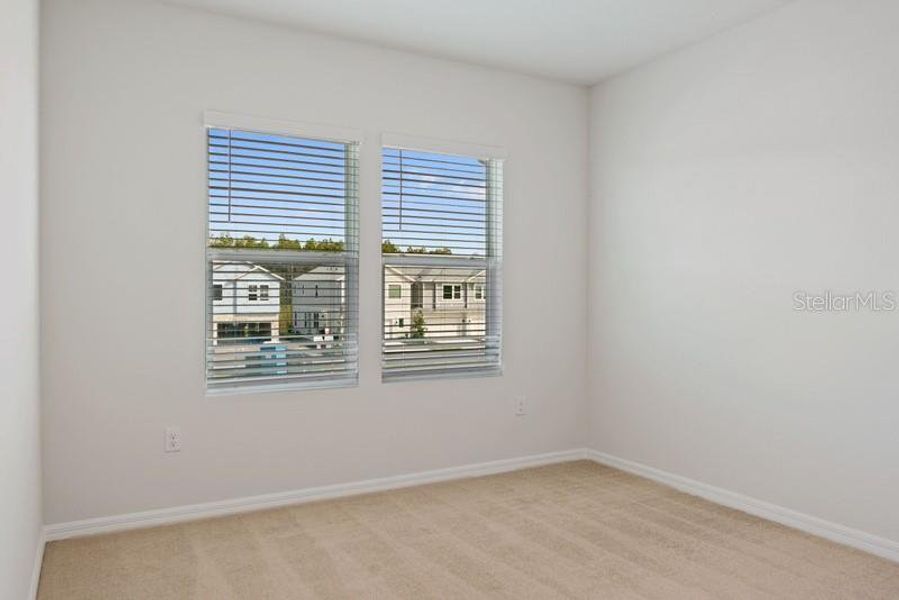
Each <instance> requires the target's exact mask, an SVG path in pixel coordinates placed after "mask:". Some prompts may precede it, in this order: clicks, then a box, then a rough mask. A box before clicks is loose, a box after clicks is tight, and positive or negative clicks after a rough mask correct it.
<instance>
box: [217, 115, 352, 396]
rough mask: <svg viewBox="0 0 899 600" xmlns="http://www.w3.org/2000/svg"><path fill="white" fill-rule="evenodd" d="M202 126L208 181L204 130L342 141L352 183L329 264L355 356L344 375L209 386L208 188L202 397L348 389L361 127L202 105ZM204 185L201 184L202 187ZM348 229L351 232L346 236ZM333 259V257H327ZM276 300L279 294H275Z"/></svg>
mask: <svg viewBox="0 0 899 600" xmlns="http://www.w3.org/2000/svg"><path fill="white" fill-rule="evenodd" d="M202 122H203V126H202V128H201V129H200V132H201V134H202V135H203V148H204V153H205V154H204V156H205V158H204V162H205V164H204V169H205V170H204V172H203V178H204V180H208V177H209V171H210V161H209V149H208V136H209V130H210V129H230V130H240V131H244V132H252V133H260V134H269V135H281V136H292V137H300V138H306V139H314V140H321V141H328V142H336V143H342V144H347V145H348V150H349V151H350V153H351V154H350V158H351V159H352V160H355V162H356V165H355V171H354V176H355V177H354V181H353V185H352V187H349V188H348V189H347V198H346V215H345V224H346V231H347V235H346V239H345V249H344V252H342V253H340V254H341V258H339V259H336V260H335V261H334V264H339V265H342V266H344V269H345V279H346V284H345V288H346V306H345V311H346V315H347V318H346V330H347V336H353V337H354V338H355V343H356V360H355V364H354V366H353V368H352V370H351V372H350V373H349V374H348V375H347V376H336V377H333V378H331V379H317V380H302V379H289V378H284V379H282V380H274V381H265V382H260V381H255V380H254V381H231V382H223V383H213V384H212V385H210V381H209V378H208V375H207V373H208V363H207V361H208V342H207V337H208V336H209V331H208V327H209V324H210V322H211V320H210V318H211V315H212V311H213V302H214V300H213V292H212V285H211V282H212V277H211V268H210V265H211V263H212V260H213V259H214V257H215V256H216V255H217V254H218V253H217V252H214V251H212V250H213V249H210V247H209V242H208V240H209V232H210V227H209V199H208V193H207V195H206V198H205V202H204V208H205V211H204V218H203V235H202V238H201V243H202V244H203V246H202V253H203V260H204V270H205V273H206V276H205V278H204V281H203V286H204V290H205V292H204V296H205V307H206V308H205V314H204V319H203V337H202V338H201V339H202V340H203V344H202V346H203V348H202V352H203V358H202V364H203V370H204V376H203V379H204V389H205V395H206V396H210V397H212V396H230V395H255V394H263V393H271V392H274V393H277V392H291V391H302V390H316V389H331V388H351V387H357V386H358V385H359V359H358V355H359V254H360V252H359V237H360V231H359V196H360V191H359V188H360V183H359V179H360V172H359V171H360V170H359V166H358V165H359V157H360V156H361V151H362V143H363V140H364V137H365V136H364V132H363V131H362V130H359V129H353V128H347V127H339V126H333V125H325V124H319V123H308V122H301V121H292V120H283V119H270V118H266V117H256V116H250V115H241V114H234V113H225V112H219V111H211V110H207V111H204V112H203V115H202ZM204 187H205V186H204ZM351 232H355V234H354V235H351V234H350V233H351ZM266 252H267V251H265V250H262V251H259V256H258V257H254V256H248V258H249V259H252V260H256V259H257V258H258V259H259V260H264V259H265V258H268V259H271V258H272V255H271V254H267V255H266ZM291 257H292V258H295V259H296V260H297V261H298V262H303V261H306V262H309V263H313V262H314V263H316V264H320V263H321V260H320V259H321V257H312V256H309V257H303V256H301V253H291ZM332 258H336V257H332ZM279 302H280V299H279Z"/></svg>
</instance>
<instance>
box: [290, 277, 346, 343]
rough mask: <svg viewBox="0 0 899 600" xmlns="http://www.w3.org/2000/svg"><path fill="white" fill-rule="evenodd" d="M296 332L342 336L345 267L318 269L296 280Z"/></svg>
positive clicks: (329, 336)
mask: <svg viewBox="0 0 899 600" xmlns="http://www.w3.org/2000/svg"><path fill="white" fill-rule="evenodd" d="M292 300H293V302H292V304H293V333H295V334H298V335H308V336H313V337H315V336H328V337H327V338H322V341H324V340H327V339H331V340H333V339H334V338H333V336H335V335H337V336H340V335H342V334H343V329H344V327H345V325H346V323H345V321H344V316H345V310H346V305H345V301H346V273H345V271H344V268H343V267H329V266H322V267H315V268H314V269H312V270H311V271H309V272H307V273H303V274H302V275H298V276H297V277H294V279H293V298H292Z"/></svg>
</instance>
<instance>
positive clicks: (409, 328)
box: [384, 266, 487, 340]
mask: <svg viewBox="0 0 899 600" xmlns="http://www.w3.org/2000/svg"><path fill="white" fill-rule="evenodd" d="M485 275H486V273H485V271H484V270H483V269H464V268H457V267H454V268H425V267H399V266H397V267H392V266H387V267H386V268H385V269H384V338H385V339H388V340H390V339H403V338H407V337H414V333H415V331H414V326H413V319H414V317H415V314H416V313H418V312H420V313H421V315H422V317H423V318H424V327H425V330H426V333H425V337H427V338H435V337H482V336H483V335H484V334H485V330H484V328H485V324H486V310H487V301H486V298H487V290H486V286H485V284H486V276H485Z"/></svg>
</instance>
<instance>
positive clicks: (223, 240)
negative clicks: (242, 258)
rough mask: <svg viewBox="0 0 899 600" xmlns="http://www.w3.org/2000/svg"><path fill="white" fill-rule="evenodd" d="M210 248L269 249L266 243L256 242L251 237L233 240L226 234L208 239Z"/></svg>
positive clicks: (262, 241)
mask: <svg viewBox="0 0 899 600" xmlns="http://www.w3.org/2000/svg"><path fill="white" fill-rule="evenodd" d="M209 247H210V248H253V249H257V248H269V245H268V242H267V241H265V240H257V239H256V238H254V237H253V236H252V235H245V236H243V237H242V238H233V237H231V236H230V235H228V234H227V233H226V234H224V235H221V236H219V237H213V238H210V239H209Z"/></svg>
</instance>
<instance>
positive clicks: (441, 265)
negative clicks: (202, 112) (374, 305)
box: [206, 115, 502, 390]
mask: <svg viewBox="0 0 899 600" xmlns="http://www.w3.org/2000/svg"><path fill="white" fill-rule="evenodd" d="M295 132H296V133H295ZM358 139H359V137H358V135H356V136H351V135H346V136H342V135H337V136H331V135H324V136H309V135H306V132H305V131H302V132H300V131H296V130H294V129H293V127H292V126H291V125H289V124H288V125H285V124H272V123H256V122H255V121H253V120H248V119H242V118H231V117H229V116H227V115H225V116H222V115H213V117H212V118H209V117H207V149H208V154H207V156H208V171H207V176H208V206H209V209H208V234H207V250H206V266H207V318H206V381H207V387H208V389H210V390H217V389H229V388H239V387H247V386H284V385H286V384H287V385H291V386H294V385H300V386H307V387H322V386H333V385H352V384H354V383H355V382H356V381H357V379H358V359H357V356H358V341H357V338H358V324H357V323H358V316H357V315H358V310H357V306H358V258H359V251H358V248H359V233H358V217H357V210H358V208H357V206H358V184H357V179H358V175H357V171H358V169H357V163H358ZM387 141H388V140H387V139H386V138H385V146H384V147H383V149H382V165H383V168H382V173H381V178H382V193H381V203H382V215H383V217H382V227H381V233H382V236H381V237H382V243H381V251H382V265H381V267H382V278H383V281H382V292H381V295H382V297H381V303H382V306H383V315H382V316H383V322H382V330H383V334H382V376H383V379H384V380H393V379H402V378H409V377H434V376H439V377H442V376H449V375H477V374H493V373H498V372H499V371H500V365H501V356H500V349H501V330H502V316H501V299H502V295H501V285H500V283H501V282H500V273H501V265H502V252H501V248H502V239H501V221H502V161H501V159H500V158H499V157H498V156H495V155H491V153H490V152H474V153H471V154H458V153H456V154H454V153H442V152H434V151H433V149H427V148H425V149H419V148H416V147H415V145H414V144H411V145H407V144H393V143H387Z"/></svg>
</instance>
